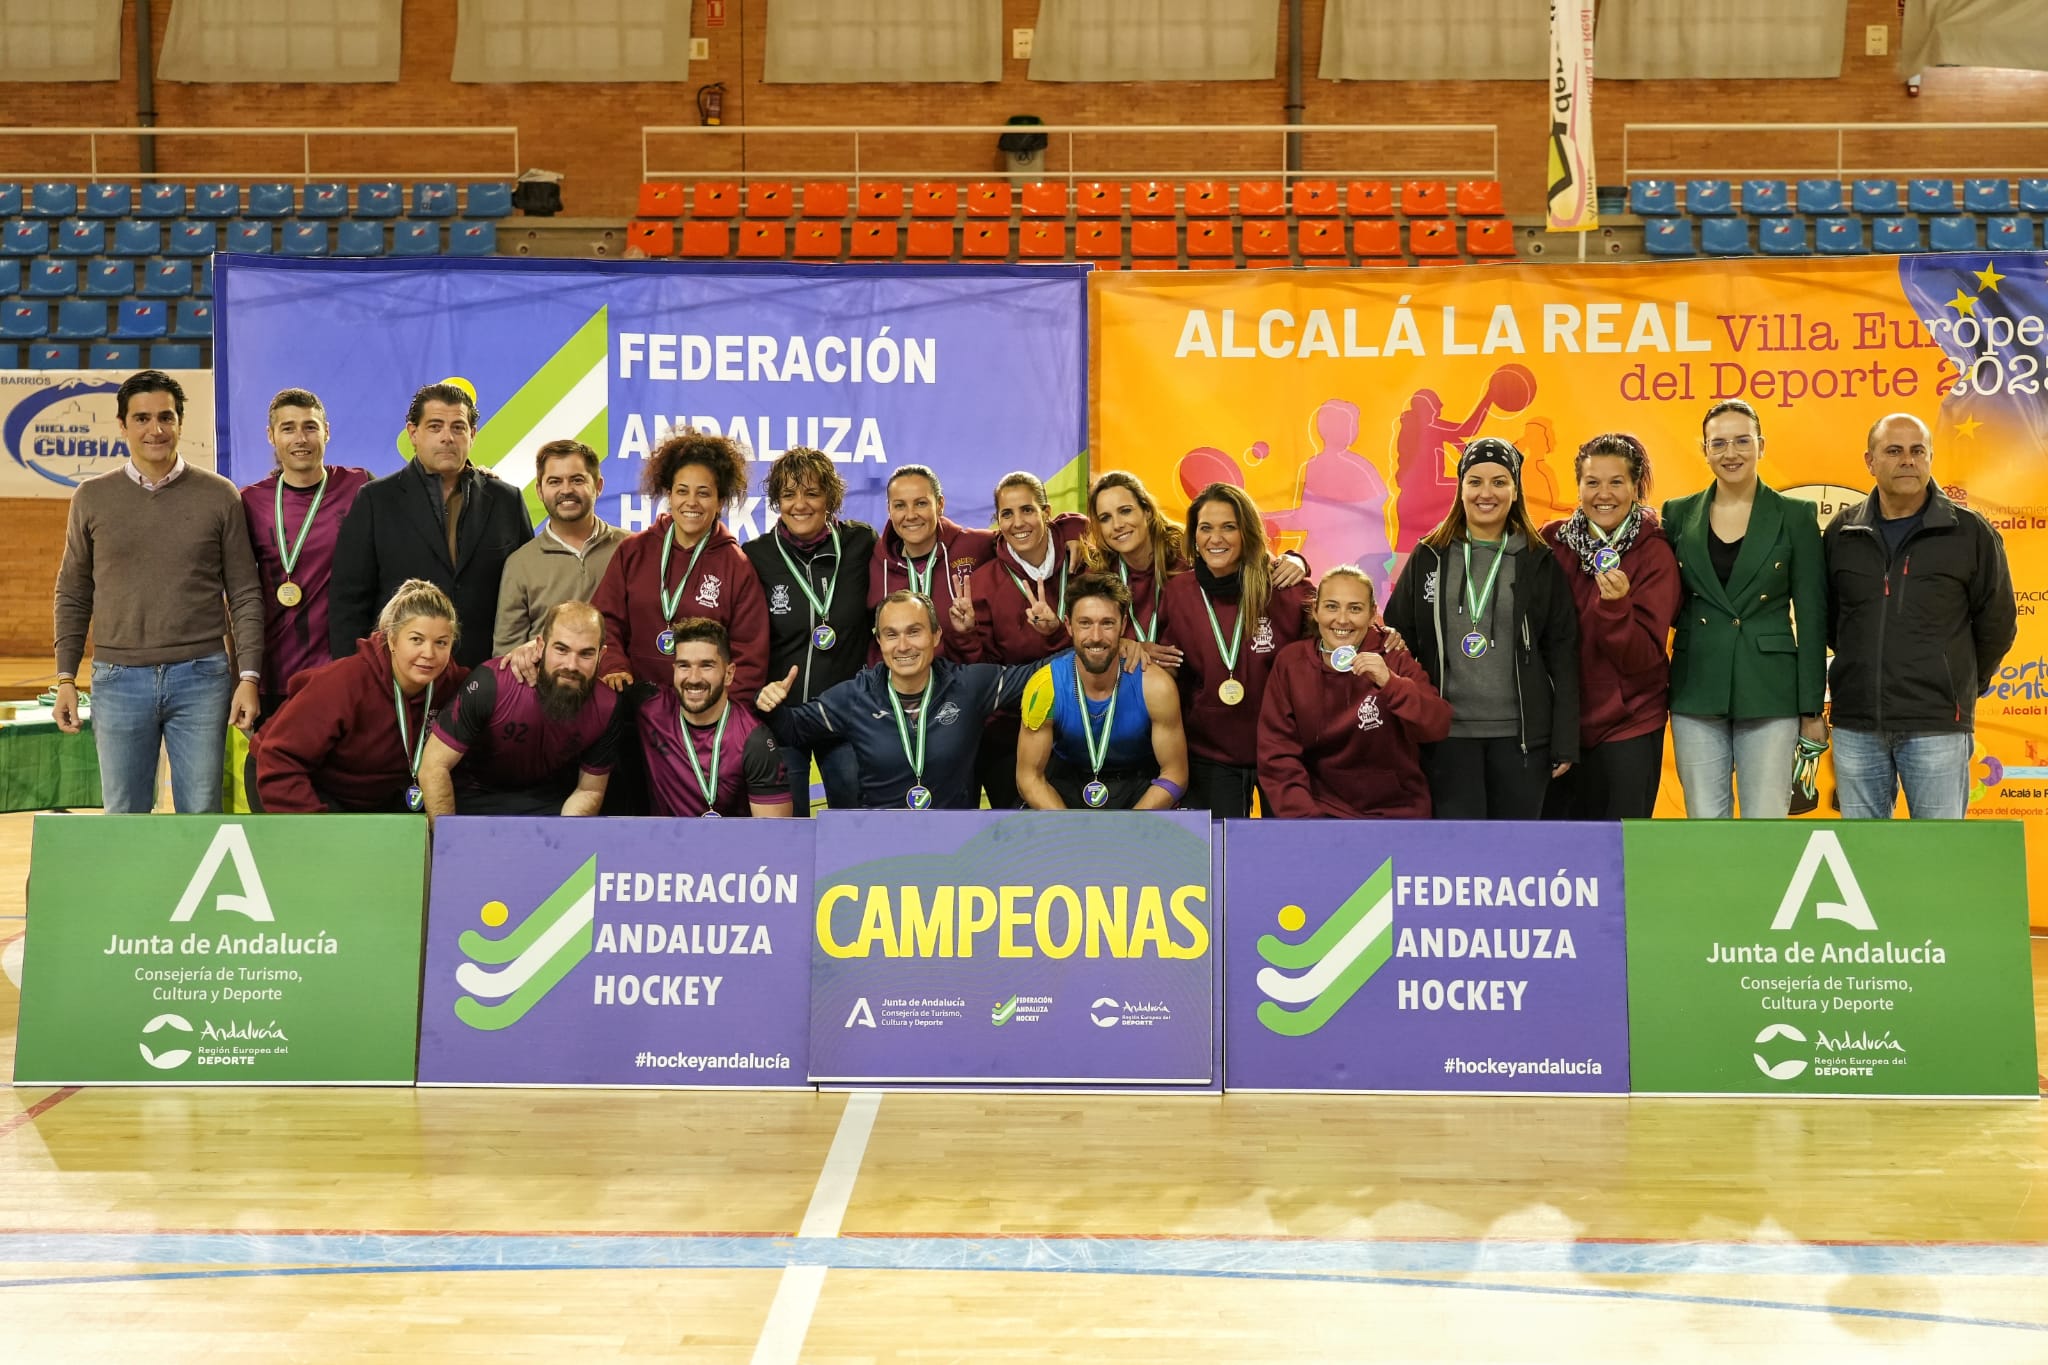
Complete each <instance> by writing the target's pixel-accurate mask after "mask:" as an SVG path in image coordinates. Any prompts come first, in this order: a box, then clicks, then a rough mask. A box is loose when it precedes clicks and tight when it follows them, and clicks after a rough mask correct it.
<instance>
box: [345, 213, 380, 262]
mask: <svg viewBox="0 0 2048 1365" xmlns="http://www.w3.org/2000/svg"><path fill="white" fill-rule="evenodd" d="M334 254H335V255H337V256H382V255H383V254H384V224H383V222H382V221H380V220H373V219H367V218H350V219H348V220H346V221H345V222H340V223H336V224H335V225H334Z"/></svg>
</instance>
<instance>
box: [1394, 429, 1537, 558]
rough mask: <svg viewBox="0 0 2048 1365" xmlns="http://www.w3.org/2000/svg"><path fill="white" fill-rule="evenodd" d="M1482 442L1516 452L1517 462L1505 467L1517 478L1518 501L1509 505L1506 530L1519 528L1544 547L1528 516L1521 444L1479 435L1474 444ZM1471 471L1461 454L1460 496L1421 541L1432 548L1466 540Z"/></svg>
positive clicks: (1532, 519)
mask: <svg viewBox="0 0 2048 1365" xmlns="http://www.w3.org/2000/svg"><path fill="white" fill-rule="evenodd" d="M1480 441H1491V442H1493V443H1494V444H1496V445H1504V446H1506V447H1508V449H1509V450H1512V451H1513V452H1514V455H1515V459H1514V463H1513V464H1511V465H1507V466H1505V468H1506V469H1507V471H1508V473H1509V474H1511V475H1512V476H1513V477H1514V481H1515V502H1514V505H1513V506H1512V507H1510V508H1508V523H1507V530H1510V531H1520V532H1521V533H1522V535H1523V537H1524V538H1525V539H1527V540H1528V542H1529V544H1530V546H1531V547H1532V548H1536V549H1541V548H1542V546H1543V543H1544V542H1543V533H1542V532H1541V531H1538V530H1537V529H1536V519H1535V518H1534V517H1532V516H1530V515H1529V500H1528V499H1527V498H1526V497H1524V496H1523V494H1522V451H1521V447H1519V446H1517V445H1515V444H1514V443H1513V442H1511V441H1503V440H1501V439H1500V438H1499V437H1496V436H1482V437H1480V438H1479V441H1474V442H1473V443H1472V444H1473V445H1478V444H1479V443H1480ZM1473 463H1474V464H1498V463H1499V461H1497V460H1475V461H1473ZM1469 472H1470V467H1469V466H1468V465H1467V464H1466V463H1465V458H1464V456H1463V454H1462V453H1461V454H1460V455H1459V457H1458V491H1457V496H1456V497H1455V498H1453V499H1452V500H1451V510H1450V511H1448V512H1446V513H1445V514H1444V519H1443V520H1442V521H1440V522H1438V523H1437V524H1436V528H1435V529H1434V530H1432V531H1431V532H1430V533H1429V534H1428V535H1426V536H1424V537H1423V538H1422V543H1423V544H1424V545H1427V546H1429V547H1430V548H1431V549H1433V550H1448V549H1449V548H1450V547H1451V546H1452V545H1453V544H1454V543H1456V542H1457V541H1459V540H1461V539H1463V538H1464V536H1465V534H1466V530H1467V528H1466V521H1465V475H1466V474H1467V473H1469Z"/></svg>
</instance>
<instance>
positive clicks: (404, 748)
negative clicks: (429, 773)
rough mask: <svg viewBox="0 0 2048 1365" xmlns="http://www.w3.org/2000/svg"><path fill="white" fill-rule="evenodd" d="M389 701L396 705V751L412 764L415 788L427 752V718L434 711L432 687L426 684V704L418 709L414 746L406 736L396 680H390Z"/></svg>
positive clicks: (400, 690) (403, 706)
mask: <svg viewBox="0 0 2048 1365" xmlns="http://www.w3.org/2000/svg"><path fill="white" fill-rule="evenodd" d="M391 699H392V700H393V701H394V702H396V703H397V704H398V749H399V752H400V753H402V754H404V755H405V756H406V758H407V760H408V761H409V762H410V763H411V764H412V780H413V785H415V786H417V785H419V780H420V759H421V758H423V757H425V755H426V752H427V716H428V715H429V714H430V713H432V711H433V709H434V685H433V684H432V683H428V684H427V700H426V704H425V705H424V706H422V707H420V742H419V743H417V744H414V743H413V742H412V740H411V737H410V736H408V735H407V734H406V728H407V727H406V724H405V693H404V691H403V690H402V689H400V687H399V686H398V679H396V678H393V679H392V680H391Z"/></svg>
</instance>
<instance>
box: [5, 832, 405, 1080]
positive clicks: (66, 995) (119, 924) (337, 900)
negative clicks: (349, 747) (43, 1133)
mask: <svg viewBox="0 0 2048 1365" xmlns="http://www.w3.org/2000/svg"><path fill="white" fill-rule="evenodd" d="M110 848H111V849H118V850H119V853H120V856H119V857H115V858H110V857H108V856H107V852H108V850H109V849H110ZM31 864H32V867H33V870H34V875H33V877H32V879H31V888H30V892H29V897H30V899H29V910H30V915H31V916H32V923H33V925H34V928H33V929H32V930H31V932H30V933H29V934H28V937H27V944H26V947H27V951H26V954H25V958H24V961H23V964H22V987H21V1024H20V1045H19V1049H18V1051H17V1053H16V1056H15V1068H14V1079H15V1082H16V1083H17V1084H28V1083H37V1084H46V1085H63V1084H72V1083H91V1082H118V1083H124V1084H137V1083H156V1084H169V1085H205V1084H214V1083H236V1082H239V1083H244V1084H248V1083H265V1082H289V1083H293V1084H303V1083H320V1082H328V1083H350V1082H353V1083H373V1084H392V1085H409V1084H411V1083H412V1079H413V1049H414V1043H415V1040H416V1023H417V1019H418V1011H419V960H420V959H419V937H420V915H421V908H422V907H421V899H422V891H423V889H424V887H423V876H424V870H425V866H426V822H425V821H422V820H418V819H415V818H411V817H406V816H371V815H364V816H350V817H348V818H347V819H344V820H330V821H318V822H310V823H309V822H306V821H303V820H298V819H295V818H293V817H291V816H270V817H264V816H255V817H249V818H243V819H223V818H219V817H214V816H149V815H134V816H126V815H123V816H105V817H101V818H96V819H86V818H83V817H74V816H38V817H37V819H36V823H35V834H34V841H33V846H32V851H31Z"/></svg>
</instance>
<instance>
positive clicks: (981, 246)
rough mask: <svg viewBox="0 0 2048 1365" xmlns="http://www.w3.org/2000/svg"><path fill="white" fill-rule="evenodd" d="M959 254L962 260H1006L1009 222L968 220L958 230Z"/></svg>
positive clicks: (1008, 242) (1007, 257) (1008, 252)
mask: <svg viewBox="0 0 2048 1365" xmlns="http://www.w3.org/2000/svg"><path fill="white" fill-rule="evenodd" d="M960 255H961V258H962V259H964V260H976V261H991V260H993V261H1007V260H1008V259H1010V225H1009V223H1008V222H1001V223H992V222H988V221H986V220H973V221H970V222H969V223H968V224H967V226H966V227H964V228H962V229H961V230H960Z"/></svg>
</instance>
